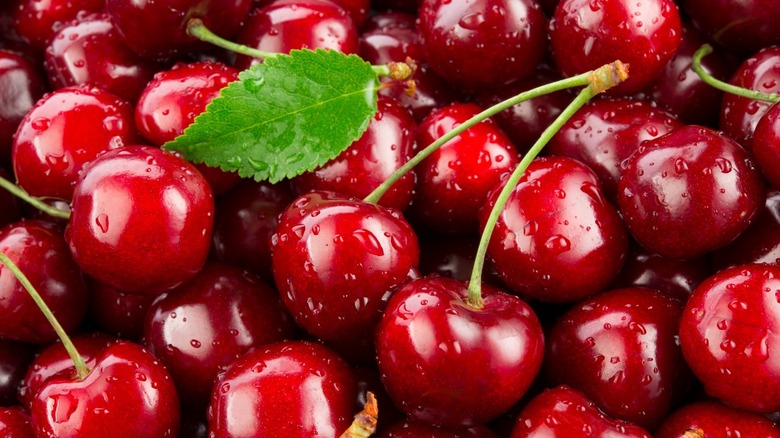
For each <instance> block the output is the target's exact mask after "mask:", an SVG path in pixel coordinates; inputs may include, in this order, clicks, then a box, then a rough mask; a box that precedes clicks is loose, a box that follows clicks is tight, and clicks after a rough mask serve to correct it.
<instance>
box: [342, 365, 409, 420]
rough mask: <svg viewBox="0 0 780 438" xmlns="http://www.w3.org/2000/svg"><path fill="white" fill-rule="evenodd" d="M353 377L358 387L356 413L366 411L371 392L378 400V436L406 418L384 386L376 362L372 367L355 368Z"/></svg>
mask: <svg viewBox="0 0 780 438" xmlns="http://www.w3.org/2000/svg"><path fill="white" fill-rule="evenodd" d="M352 375H353V376H354V377H355V382H356V385H357V400H355V402H356V403H355V412H360V411H362V410H364V409H365V407H366V402H368V393H369V392H371V393H372V394H373V395H374V398H375V399H376V402H377V406H378V408H379V411H380V413H379V415H378V417H377V424H376V432H377V434H379V433H380V432H382V431H384V430H386V429H387V428H388V427H389V426H390V425H392V424H395V423H396V422H398V421H400V420H401V419H402V418H403V417H404V415H403V414H402V413H401V412H400V411H399V410H398V409H396V407H395V405H393V401H392V400H391V399H390V395H389V394H388V393H387V391H386V390H385V387H384V386H382V382H381V380H380V377H379V370H378V369H377V368H376V362H374V363H373V364H372V365H371V367H360V366H359V367H353V368H352Z"/></svg>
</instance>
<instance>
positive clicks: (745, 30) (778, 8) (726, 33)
mask: <svg viewBox="0 0 780 438" xmlns="http://www.w3.org/2000/svg"><path fill="white" fill-rule="evenodd" d="M680 4H681V6H682V7H683V9H685V11H686V12H688V14H689V15H690V19H691V21H692V22H693V24H694V25H695V26H696V27H698V28H699V29H700V30H701V31H702V32H704V33H705V34H706V35H707V37H709V38H710V39H711V40H712V41H714V42H715V43H717V44H719V45H721V46H724V47H726V48H728V49H729V50H731V51H734V52H737V53H742V54H751V53H754V52H756V51H758V50H760V49H763V48H764V47H769V46H772V45H775V44H780V29H778V27H777V23H776V22H775V21H774V20H773V18H772V17H777V16H778V15H780V3H777V2H775V1H773V0H752V1H748V2H741V1H740V2H733V1H729V0H712V1H710V0H683V1H682V2H680Z"/></svg>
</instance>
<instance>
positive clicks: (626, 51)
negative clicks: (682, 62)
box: [550, 0, 682, 94]
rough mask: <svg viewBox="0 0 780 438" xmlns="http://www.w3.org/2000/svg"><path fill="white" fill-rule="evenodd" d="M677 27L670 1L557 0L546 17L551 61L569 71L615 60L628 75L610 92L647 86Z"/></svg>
mask: <svg viewBox="0 0 780 438" xmlns="http://www.w3.org/2000/svg"><path fill="white" fill-rule="evenodd" d="M681 38H682V26H681V24H680V14H679V11H678V10H677V5H675V3H674V1H673V0H645V1H642V2H637V1H635V0H561V2H560V3H558V6H557V8H556V9H555V15H554V17H553V19H552V21H551V22H550V42H551V44H552V55H553V58H554V59H555V64H556V65H557V66H558V68H559V69H560V70H561V72H562V73H563V74H564V75H566V76H573V75H575V74H579V73H582V72H586V71H588V70H592V69H594V68H597V67H599V66H601V65H604V64H608V63H610V62H612V61H614V60H615V59H619V60H621V61H623V62H624V63H626V64H629V66H630V69H631V75H630V77H629V78H628V80H626V81H625V82H623V83H622V84H620V85H618V86H617V87H615V88H614V89H613V90H611V91H610V93H611V94H632V93H636V92H637V91H639V90H642V89H643V88H645V87H647V86H648V85H650V84H651V83H652V82H653V81H654V80H655V79H656V78H657V77H658V75H659V74H660V73H661V71H662V70H663V68H664V66H665V65H666V63H667V62H668V61H669V60H670V59H671V58H672V56H674V54H675V52H676V51H677V48H678V47H679V46H680V42H681Z"/></svg>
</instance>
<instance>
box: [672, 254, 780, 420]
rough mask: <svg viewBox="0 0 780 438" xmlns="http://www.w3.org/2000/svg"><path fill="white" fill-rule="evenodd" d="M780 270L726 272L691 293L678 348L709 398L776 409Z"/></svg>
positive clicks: (741, 268) (739, 406)
mask: <svg viewBox="0 0 780 438" xmlns="http://www.w3.org/2000/svg"><path fill="white" fill-rule="evenodd" d="M779 315H780V267H778V266H772V265H741V266H735V267H733V268H729V269H725V270H723V271H720V272H718V273H717V274H715V275H713V276H712V277H710V278H708V279H707V280H705V281H704V282H703V283H702V284H700V285H699V287H698V288H696V290H695V291H693V294H692V295H691V297H690V298H689V299H688V303H687V304H686V305H685V310H684V312H683V316H682V318H681V320H680V345H681V346H682V351H683V354H684V355H685V359H686V361H687V362H688V365H689V366H690V367H691V370H693V373H694V374H695V375H696V377H698V378H699V380H700V381H701V382H702V383H703V384H704V388H705V390H706V391H707V394H709V395H711V396H713V397H717V398H719V399H721V400H722V401H723V402H724V403H725V404H727V405H729V406H731V407H734V408H737V409H743V410H747V411H753V412H773V411H777V410H780V399H778V397H777V394H778V393H780V365H778V364H780V359H778V357H777V354H778V353H777V352H778V351H780V338H778V336H777V335H775V333H778V332H779V330H780V316H779Z"/></svg>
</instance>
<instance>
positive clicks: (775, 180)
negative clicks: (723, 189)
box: [751, 105, 780, 189]
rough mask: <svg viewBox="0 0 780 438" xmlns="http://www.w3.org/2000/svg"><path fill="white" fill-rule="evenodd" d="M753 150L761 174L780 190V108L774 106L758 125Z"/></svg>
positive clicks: (752, 144)
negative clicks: (779, 164)
mask: <svg viewBox="0 0 780 438" xmlns="http://www.w3.org/2000/svg"><path fill="white" fill-rule="evenodd" d="M751 150H752V152H753V158H755V160H756V164H758V167H759V168H760V169H761V173H763V174H764V177H765V178H766V180H767V181H768V182H769V184H770V185H771V186H772V187H774V188H776V189H777V188H780V170H778V168H777V163H778V160H780V106H778V105H772V107H771V108H769V110H768V111H767V112H766V113H765V114H764V116H763V117H761V120H759V121H758V124H757V125H756V130H755V131H754V133H753V140H752V141H751Z"/></svg>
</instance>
